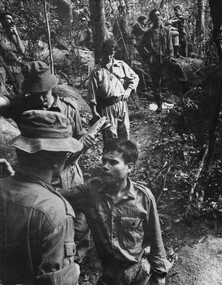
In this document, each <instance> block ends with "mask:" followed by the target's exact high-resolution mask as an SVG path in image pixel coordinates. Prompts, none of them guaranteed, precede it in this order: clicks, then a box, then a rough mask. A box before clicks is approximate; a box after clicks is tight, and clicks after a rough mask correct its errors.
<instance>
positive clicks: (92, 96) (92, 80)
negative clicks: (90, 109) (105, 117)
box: [88, 70, 98, 105]
mask: <svg viewBox="0 0 222 285" xmlns="http://www.w3.org/2000/svg"><path fill="white" fill-rule="evenodd" d="M97 92H98V80H97V78H96V71H95V70H92V71H91V73H90V76H89V83H88V99H89V104H90V105H97V101H96V93H97Z"/></svg>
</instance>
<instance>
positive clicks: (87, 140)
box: [80, 134, 96, 149]
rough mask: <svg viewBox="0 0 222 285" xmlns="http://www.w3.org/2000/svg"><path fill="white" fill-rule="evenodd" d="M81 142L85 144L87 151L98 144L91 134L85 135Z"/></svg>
mask: <svg viewBox="0 0 222 285" xmlns="http://www.w3.org/2000/svg"><path fill="white" fill-rule="evenodd" d="M80 141H81V142H82V143H83V145H84V147H85V148H87V149H88V148H90V147H92V146H93V145H94V144H95V143H96V140H95V137H94V136H91V135H89V134H85V135H83V136H82V137H81V139H80Z"/></svg>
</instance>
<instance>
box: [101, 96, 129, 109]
mask: <svg viewBox="0 0 222 285" xmlns="http://www.w3.org/2000/svg"><path fill="white" fill-rule="evenodd" d="M99 100H100V103H101V105H102V107H106V106H111V105H114V104H116V103H118V102H120V101H122V100H123V95H121V96H119V97H116V96H111V97H107V98H103V99H99Z"/></svg>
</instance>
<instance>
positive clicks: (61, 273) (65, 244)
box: [36, 216, 80, 285]
mask: <svg viewBox="0 0 222 285" xmlns="http://www.w3.org/2000/svg"><path fill="white" fill-rule="evenodd" d="M41 251H42V254H41V260H40V263H39V264H40V265H39V267H38V271H37V278H36V279H37V284H47V285H48V284H53V285H57V284H58V285H62V284H65V285H75V284H78V279H79V274H80V271H79V266H78V265H77V264H76V263H74V255H75V252H76V248H75V243H74V220H73V217H72V216H68V217H67V218H66V219H65V221H63V222H61V223H60V224H59V225H57V226H56V227H54V228H50V230H48V231H47V232H46V233H44V232H42V244H41Z"/></svg>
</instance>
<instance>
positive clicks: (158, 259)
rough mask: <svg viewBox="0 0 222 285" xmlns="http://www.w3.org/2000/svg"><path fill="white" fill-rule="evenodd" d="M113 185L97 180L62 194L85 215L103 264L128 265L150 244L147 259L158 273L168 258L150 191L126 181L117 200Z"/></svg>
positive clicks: (163, 272) (136, 260)
mask: <svg viewBox="0 0 222 285" xmlns="http://www.w3.org/2000/svg"><path fill="white" fill-rule="evenodd" d="M111 187H112V186H107V185H106V184H104V183H103V182H102V181H101V180H99V179H93V180H92V181H91V182H90V183H89V184H84V185H82V186H77V187H74V189H73V191H70V192H66V193H63V195H64V196H65V197H66V198H67V200H68V201H69V202H70V203H71V205H72V206H73V207H78V208H79V209H80V210H81V211H83V212H84V213H85V215H86V218H87V222H88V225H89V227H90V230H91V232H92V236H93V239H94V243H95V246H96V248H97V252H98V255H99V257H100V258H101V260H102V261H103V263H104V264H120V266H121V265H124V264H126V265H130V264H134V263H137V262H139V261H140V260H141V258H142V256H144V253H145V248H146V247H147V246H150V255H149V261H150V263H151V266H152V269H153V270H154V271H155V272H156V273H157V274H158V275H161V276H165V275H166V273H167V271H168V263H169V262H168V261H167V260H166V256H165V250H164V246H163V241H162V237H161V229H160V223H159V217H158V213H157V209H156V203H155V199H154V197H153V195H152V193H151V191H150V190H149V189H147V188H145V187H144V186H141V185H139V184H138V183H133V182H132V181H130V180H129V181H128V187H129V188H128V191H127V193H126V194H125V196H123V197H122V198H121V199H120V200H116V197H115V196H114V195H112V194H111V193H112V189H111Z"/></svg>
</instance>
